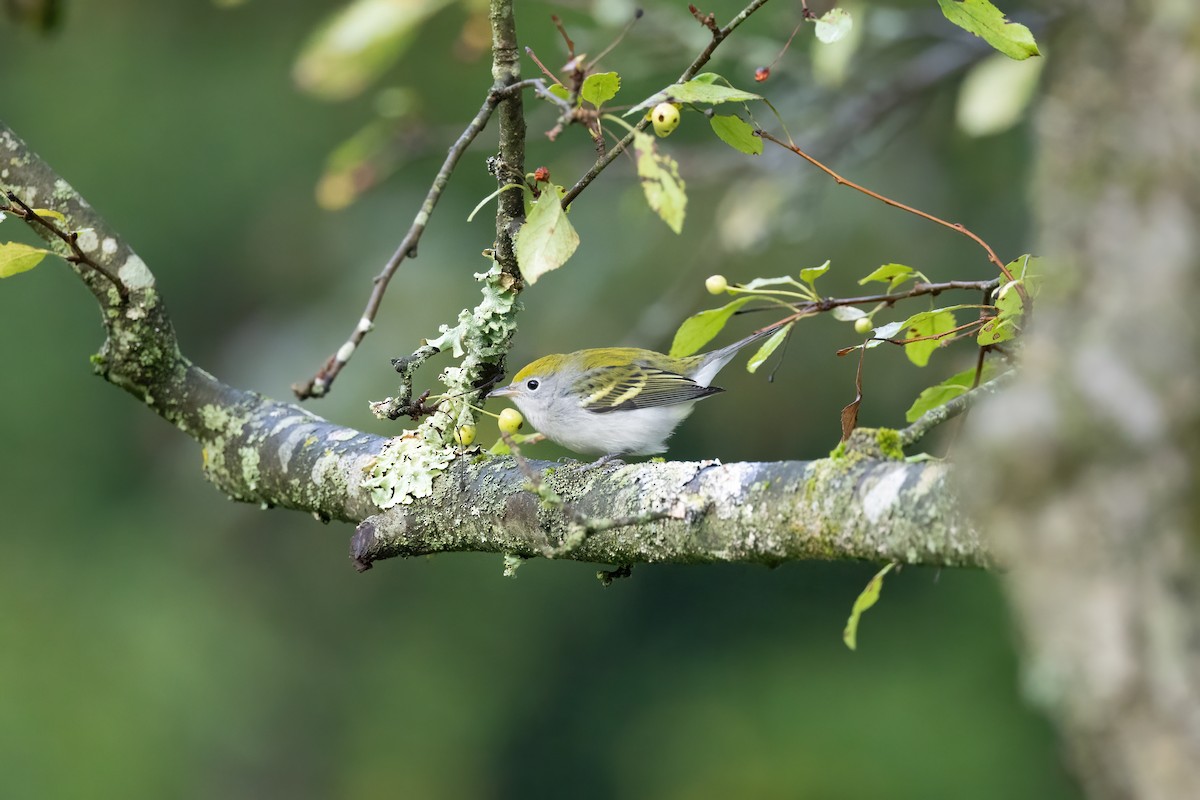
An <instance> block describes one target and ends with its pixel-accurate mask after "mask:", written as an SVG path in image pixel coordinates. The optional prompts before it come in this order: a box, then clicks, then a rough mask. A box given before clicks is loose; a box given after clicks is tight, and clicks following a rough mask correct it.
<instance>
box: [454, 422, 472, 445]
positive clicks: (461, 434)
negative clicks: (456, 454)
mask: <svg viewBox="0 0 1200 800" xmlns="http://www.w3.org/2000/svg"><path fill="white" fill-rule="evenodd" d="M454 441H455V442H457V443H458V444H460V445H462V446H463V447H467V446H469V445H470V444H471V442H473V441H475V426H474V425H459V426H458V427H457V428H455V429H454Z"/></svg>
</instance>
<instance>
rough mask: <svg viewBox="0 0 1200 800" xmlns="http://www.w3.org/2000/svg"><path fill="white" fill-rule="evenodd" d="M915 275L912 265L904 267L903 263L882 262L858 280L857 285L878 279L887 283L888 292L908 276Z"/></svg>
mask: <svg viewBox="0 0 1200 800" xmlns="http://www.w3.org/2000/svg"><path fill="white" fill-rule="evenodd" d="M915 275H916V271H915V270H914V269H913V268H912V267H906V266H905V265H904V264H884V265H883V266H881V267H879V269H877V270H875V271H874V272H872V273H871V274H870V275H868V276H867V277H865V278H862V279H861V280H859V282H858V285H859V286H862V285H863V284H866V283H870V282H871V281H878V282H880V283H887V284H888V291H889V292H890V291H892V290H894V289H895V288H896V287H897V286H899V285H900V284H902V283H904V282H905V281H906V280H908V279H909V278H912V277H915Z"/></svg>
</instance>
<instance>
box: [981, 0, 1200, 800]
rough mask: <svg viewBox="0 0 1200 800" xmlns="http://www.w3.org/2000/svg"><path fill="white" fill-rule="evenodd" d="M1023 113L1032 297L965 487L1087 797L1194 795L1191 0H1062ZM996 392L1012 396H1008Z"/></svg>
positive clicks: (1197, 201) (1198, 440)
mask: <svg viewBox="0 0 1200 800" xmlns="http://www.w3.org/2000/svg"><path fill="white" fill-rule="evenodd" d="M1073 5H1074V6H1075V8H1074V9H1073V10H1072V12H1071V13H1070V15H1069V16H1068V17H1066V18H1064V19H1063V20H1061V24H1060V25H1059V26H1058V30H1057V31H1056V33H1055V35H1054V36H1052V37H1051V38H1050V39H1049V41H1048V52H1049V55H1050V62H1051V63H1050V69H1049V71H1048V72H1047V76H1046V86H1045V94H1044V100H1043V104H1042V107H1041V110H1040V112H1039V114H1040V116H1039V121H1038V126H1037V131H1036V138H1037V141H1036V148H1037V151H1038V165H1037V170H1036V177H1035V181H1034V197H1033V207H1034V214H1035V216H1036V219H1037V224H1038V228H1039V236H1040V242H1039V245H1040V246H1039V248H1038V250H1039V252H1041V253H1043V254H1044V255H1045V256H1046V257H1047V258H1048V260H1049V266H1048V272H1050V273H1051V274H1060V275H1063V276H1065V277H1066V281H1065V283H1066V286H1065V287H1064V288H1063V289H1062V290H1061V291H1060V292H1059V293H1057V294H1056V295H1054V296H1052V297H1048V298H1047V299H1046V300H1044V301H1043V302H1042V303H1041V304H1040V306H1039V308H1038V314H1037V319H1036V321H1035V327H1036V331H1035V333H1034V335H1033V337H1032V338H1031V340H1030V341H1029V344H1028V348H1027V350H1026V352H1025V353H1024V363H1025V367H1026V371H1025V374H1024V377H1023V379H1022V382H1021V383H1020V384H1019V385H1018V386H1017V387H1016V388H1015V389H1014V390H1013V391H1012V392H1011V393H1010V394H1009V395H1007V396H1006V397H1005V398H1003V400H1002V401H1001V402H998V403H994V404H992V406H991V407H988V408H983V409H980V413H978V414H975V415H974V417H973V419H972V420H971V426H972V432H973V442H974V446H975V448H976V452H975V453H974V454H973V455H974V456H975V457H974V458H972V459H970V461H974V462H975V463H976V464H977V465H979V466H977V467H975V468H974V469H976V470H977V471H975V472H973V473H972V474H971V475H969V476H967V481H966V483H965V484H964V490H965V493H966V496H967V497H970V498H972V499H973V500H974V502H975V503H976V509H977V511H978V512H979V515H980V518H979V521H980V522H981V523H982V527H983V528H984V530H986V531H988V532H989V533H990V534H991V535H992V536H993V539H994V544H995V547H996V549H997V552H998V553H999V555H1000V557H1001V560H1002V561H1007V562H1008V563H1010V564H1011V565H1012V571H1011V574H1010V579H1009V582H1008V586H1009V591H1010V596H1011V600H1012V603H1013V608H1014V612H1015V615H1016V621H1017V624H1018V626H1019V628H1020V630H1021V633H1022V635H1023V638H1024V640H1025V645H1026V651H1027V652H1026V660H1025V678H1026V688H1027V691H1028V693H1029V694H1030V695H1031V697H1032V698H1033V699H1034V700H1036V701H1037V702H1039V703H1041V704H1042V705H1043V706H1044V707H1045V708H1046V709H1047V711H1048V712H1049V713H1050V714H1051V715H1052V717H1053V718H1054V719H1055V720H1056V721H1057V723H1058V725H1059V729H1060V731H1061V733H1062V736H1063V739H1064V743H1065V747H1066V749H1067V751H1068V754H1069V756H1070V757H1071V759H1072V760H1073V762H1074V765H1075V768H1076V770H1077V772H1078V774H1079V777H1080V780H1081V781H1082V783H1083V785H1084V787H1085V788H1086V790H1087V792H1088V794H1089V795H1090V796H1092V797H1103V798H1109V797H1154V798H1158V797H1163V798H1168V797H1178V798H1195V797H1200V520H1198V518H1197V510H1198V508H1200V492H1198V491H1197V489H1198V488H1200V487H1197V480H1196V479H1197V475H1196V471H1197V464H1198V463H1200V461H1198V458H1200V452H1198V451H1200V447H1198V444H1200V430H1198V417H1200V369H1198V367H1200V364H1198V362H1197V350H1198V344H1200V342H1198V339H1200V336H1198V325H1197V309H1196V308H1195V301H1196V298H1198V297H1200V258H1198V256H1197V248H1198V245H1200V3H1197V2H1196V0H1167V1H1163V0H1127V1H1125V2H1117V1H1115V0H1112V1H1108V2H1100V3H1091V4H1082V3H1074V4H1073ZM1001 403H1002V404H1003V408H1001V407H1000V405H1001Z"/></svg>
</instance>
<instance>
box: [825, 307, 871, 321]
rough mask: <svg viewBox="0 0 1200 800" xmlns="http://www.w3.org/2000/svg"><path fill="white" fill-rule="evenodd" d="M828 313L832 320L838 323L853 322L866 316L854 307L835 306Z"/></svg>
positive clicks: (865, 313)
mask: <svg viewBox="0 0 1200 800" xmlns="http://www.w3.org/2000/svg"><path fill="white" fill-rule="evenodd" d="M829 313H831V314H833V318H834V319H836V320H837V321H838V322H854V321H855V320H859V319H862V318H863V317H865V316H867V312H865V311H863V310H862V309H861V308H855V307H854V306H836V307H835V308H834V309H833V310H832V311H830V312H829Z"/></svg>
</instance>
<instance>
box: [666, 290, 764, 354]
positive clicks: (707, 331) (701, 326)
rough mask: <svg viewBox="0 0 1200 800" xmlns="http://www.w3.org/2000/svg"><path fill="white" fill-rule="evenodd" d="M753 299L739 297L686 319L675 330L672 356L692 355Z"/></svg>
mask: <svg viewBox="0 0 1200 800" xmlns="http://www.w3.org/2000/svg"><path fill="white" fill-rule="evenodd" d="M752 299H753V298H750V297H739V298H738V299H737V300H734V301H733V302H732V303H728V304H727V305H723V306H721V307H720V308H710V309H708V310H707V311H701V312H700V313H699V314H693V315H692V316H690V317H688V318H687V319H685V320H684V321H683V324H682V325H680V326H679V330H677V331H675V341H673V342H671V358H684V357H685V356H690V355H692V354H693V353H695V352H696V351H697V350H699V349H700V348H701V347H704V345H706V344H708V343H709V342H711V341H712V340H713V337H714V336H716V335H717V334H718V333H720V332H721V329H722V328H724V327H725V323H726V322H729V318H730V317H732V316H733V315H734V313H735V312H736V311H737V310H738V309H739V308H741V307H742V306H744V305H746V303H749V302H750V301H751V300H752Z"/></svg>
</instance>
